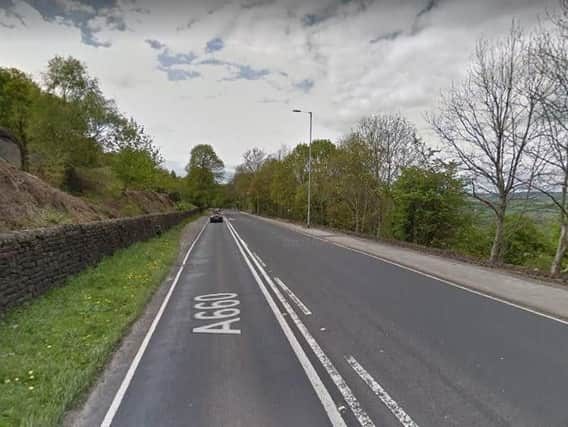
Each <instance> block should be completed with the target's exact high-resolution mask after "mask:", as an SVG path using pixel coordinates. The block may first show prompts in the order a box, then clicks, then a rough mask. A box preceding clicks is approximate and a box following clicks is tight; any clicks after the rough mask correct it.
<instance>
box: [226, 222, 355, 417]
mask: <svg viewBox="0 0 568 427" xmlns="http://www.w3.org/2000/svg"><path fill="white" fill-rule="evenodd" d="M227 228H228V229H229V232H230V233H231V235H232V237H233V239H234V240H235V243H236V245H237V248H238V249H239V251H240V253H241V255H242V256H243V258H244V260H245V263H246V264H247V266H248V268H249V270H250V272H251V273H252V276H253V277H254V279H255V281H256V283H257V285H258V287H259V288H260V291H261V292H262V295H263V296H264V298H265V299H266V302H267V303H268V306H269V307H270V309H271V310H272V312H273V313H274V316H275V317H276V320H277V321H278V324H279V325H280V328H281V329H282V331H283V332H284V335H285V336H286V338H287V339H288V342H289V343H290V346H291V347H292V350H293V351H294V353H295V354H296V357H297V358H298V361H299V362H300V364H301V365H302V368H304V372H305V373H306V376H307V377H308V379H309V381H310V383H311V384H312V387H313V389H314V391H315V392H316V394H317V396H318V398H319V400H320V402H321V403H322V405H323V407H324V409H325V412H326V413H327V416H328V418H329V420H330V421H331V424H332V425H333V426H334V427H346V424H345V421H343V418H342V417H341V414H340V413H339V410H338V409H337V407H336V405H335V402H334V401H333V399H332V397H331V395H330V394H329V391H328V390H327V389H326V388H325V385H324V384H323V382H322V380H321V378H320V377H319V375H318V373H317V372H316V370H315V368H314V366H313V365H312V363H311V362H310V360H309V359H308V356H307V355H306V353H305V352H304V350H303V349H302V346H301V345H300V343H299V342H298V339H297V338H296V336H295V335H294V333H293V332H292V330H291V329H290V326H288V323H286V320H285V319H284V317H283V316H282V313H280V310H279V309H278V306H277V305H276V302H275V301H274V299H273V298H272V296H271V295H270V293H269V292H268V290H267V289H266V287H265V286H264V284H263V283H262V280H261V279H260V277H259V276H258V273H257V272H256V270H255V269H254V267H253V266H252V264H251V263H250V260H249V258H248V257H247V255H246V254H245V251H244V250H243V247H244V242H242V243H241V242H240V241H239V238H238V237H237V235H236V231H233V230H234V229H233V228H232V224H230V223H227ZM241 245H243V247H241ZM247 251H248V248H247ZM249 256H250V254H249ZM250 258H251V259H252V260H253V261H254V262H255V263H256V265H257V266H258V261H256V260H255V259H254V257H253V256H250Z"/></svg>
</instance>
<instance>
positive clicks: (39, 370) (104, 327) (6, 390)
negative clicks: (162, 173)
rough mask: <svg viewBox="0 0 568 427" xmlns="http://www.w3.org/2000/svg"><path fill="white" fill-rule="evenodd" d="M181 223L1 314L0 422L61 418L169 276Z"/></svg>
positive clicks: (40, 423)
mask: <svg viewBox="0 0 568 427" xmlns="http://www.w3.org/2000/svg"><path fill="white" fill-rule="evenodd" d="M182 229H183V226H182V225H179V226H177V227H174V228H172V229H171V230H169V231H168V232H166V233H164V234H163V235H162V236H160V237H158V238H154V239H151V240H148V241H145V242H141V243H136V244H134V245H132V246H130V247H129V248H126V249H123V250H120V251H118V252H116V253H115V254H114V255H113V256H110V257H107V258H105V259H103V260H102V261H101V262H100V263H99V264H98V265H97V266H95V267H93V268H90V269H88V270H85V271H83V272H81V273H79V274H78V275H76V276H74V277H72V278H70V279H69V280H68V281H67V283H66V284H65V286H62V287H58V288H55V289H52V290H50V291H49V292H47V293H46V294H45V295H43V296H42V297H40V298H38V299H36V300H34V301H32V302H31V303H29V304H26V305H23V306H21V307H18V308H15V309H13V310H11V311H10V312H8V313H7V315H6V316H5V317H4V318H2V319H0V426H10V427H11V426H42V427H43V426H54V425H57V424H58V423H60V422H61V420H62V416H63V413H64V411H65V410H66V409H69V408H70V407H71V406H72V405H73V404H74V403H76V402H77V401H78V399H79V398H80V397H81V395H82V394H83V393H84V392H85V391H86V390H87V389H88V387H89V386H90V385H91V384H92V383H93V382H94V380H95V379H96V377H97V374H98V373H99V371H100V370H101V369H102V368H103V367H104V365H105V363H106V362H107V360H108V359H109V357H110V355H111V353H112V351H113V349H114V348H115V346H116V344H117V343H118V341H119V340H120V339H121V337H122V336H123V334H124V333H125V332H126V330H127V328H128V327H129V326H130V325H131V324H132V322H133V321H134V320H135V319H136V318H137V317H138V316H139V315H140V314H141V312H142V310H143V309H144V306H145V304H146V302H147V301H148V299H149V298H150V296H151V295H152V293H153V292H154V291H155V289H156V288H157V287H158V286H159V285H160V283H161V282H162V281H163V280H164V278H165V277H166V275H167V273H168V271H169V269H170V268H171V266H172V264H173V263H174V261H175V259H176V256H177V254H178V250H179V246H178V244H179V239H180V235H181V231H182Z"/></svg>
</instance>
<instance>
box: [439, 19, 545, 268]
mask: <svg viewBox="0 0 568 427" xmlns="http://www.w3.org/2000/svg"><path fill="white" fill-rule="evenodd" d="M542 84H543V79H542V77H541V75H540V73H536V72H535V69H534V66H533V63H532V61H531V58H530V56H529V53H528V49H527V40H526V37H525V36H524V35H523V33H522V31H521V30H520V29H519V28H518V26H517V25H516V24H515V23H513V25H512V27H511V31H510V34H509V36H508V37H507V38H506V39H505V40H502V41H499V42H498V43H494V44H491V43H489V42H487V41H485V40H482V41H480V42H479V43H478V45H477V49H476V52H475V57H474V60H473V64H472V66H471V69H470V71H469V74H468V77H467V79H466V81H465V82H464V83H463V84H461V85H460V86H453V87H452V88H451V89H450V90H449V91H447V92H446V93H445V94H444V95H443V96H442V100H441V102H440V107H439V111H438V112H437V114H435V115H433V116H430V117H429V121H430V123H431V125H432V127H433V129H434V131H435V132H436V133H437V134H438V135H439V137H440V138H441V140H442V142H443V143H444V144H445V145H446V147H448V149H449V151H450V153H451V154H452V155H453V158H454V160H455V161H456V163H459V164H461V166H462V167H463V169H464V172H465V173H466V174H467V177H468V179H469V181H470V183H471V186H470V190H471V194H472V195H473V197H475V198H477V199H478V200H480V201H481V202H482V203H484V204H485V205H486V206H487V207H489V208H490V209H491V210H492V211H493V213H494V216H495V236H494V240H493V246H492V249H491V256H490V262H491V263H493V264H496V263H501V262H502V261H503V256H504V249H505V229H504V222H505V215H506V212H507V207H508V203H509V199H510V197H511V195H512V194H513V193H514V192H516V191H517V190H518V189H519V188H521V187H522V186H521V185H520V183H523V182H526V178H527V177H529V176H531V175H532V171H531V170H530V168H529V167H528V166H527V163H526V162H527V157H528V156H527V147H528V145H529V144H530V143H531V142H532V141H533V140H535V138H537V137H538V132H539V129H538V127H537V126H536V121H537V118H538V111H537V108H538V104H539V103H538V95H537V93H538V92H539V88H540V87H541V86H542Z"/></svg>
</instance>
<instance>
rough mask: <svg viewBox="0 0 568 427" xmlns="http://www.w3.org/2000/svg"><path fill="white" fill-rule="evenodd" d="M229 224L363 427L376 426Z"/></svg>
mask: <svg viewBox="0 0 568 427" xmlns="http://www.w3.org/2000/svg"><path fill="white" fill-rule="evenodd" d="M227 226H228V227H229V229H230V230H231V232H232V233H233V237H234V238H235V239H236V241H238V243H240V244H241V245H242V247H243V248H244V249H245V251H246V252H247V253H248V255H249V257H250V259H251V260H252V261H253V262H254V263H255V265H256V267H257V269H258V271H260V273H261V274H262V276H263V277H264V279H265V281H266V283H268V285H269V286H270V288H271V289H272V291H273V292H274V294H275V295H276V297H277V298H278V300H279V301H280V303H281V304H282V305H283V306H284V309H285V310H286V311H287V313H288V315H289V316H290V318H291V319H292V321H293V322H294V323H295V325H296V327H297V328H298V330H299V331H300V333H301V334H302V335H303V337H304V339H305V340H306V342H307V343H308V345H309V346H310V348H311V349H312V350H313V352H314V354H315V355H316V357H317V358H318V360H319V361H320V363H321V364H322V366H323V367H324V369H325V370H326V372H327V373H328V374H329V376H330V377H331V380H332V381H333V382H334V384H335V385H336V387H337V388H338V389H339V392H340V393H341V395H342V396H343V398H344V399H345V401H346V402H347V404H348V405H349V407H350V408H351V411H352V412H353V414H354V415H355V418H356V419H357V421H359V424H361V426H362V427H374V425H375V424H374V423H373V421H372V420H371V418H370V417H369V416H368V415H367V413H366V412H365V410H364V409H363V408H362V407H361V405H360V404H359V401H358V400H357V398H356V397H355V395H354V394H353V392H352V391H351V389H350V388H349V386H348V385H347V383H346V382H345V380H344V379H343V377H342V376H341V374H340V373H339V372H338V371H337V368H336V367H335V366H334V364H333V363H332V362H331V360H330V359H329V357H327V355H326V354H325V353H324V351H323V350H322V348H321V347H320V345H319V344H318V343H317V341H316V340H315V338H314V337H313V336H312V334H311V333H310V332H309V331H308V328H307V327H306V326H305V325H304V323H303V322H302V321H301V320H300V318H299V316H298V315H297V314H296V312H295V311H294V309H293V308H292V306H291V305H290V304H289V303H288V301H286V298H284V296H283V295H282V293H281V292H280V291H279V290H278V287H277V286H276V285H275V284H274V282H273V281H272V279H271V278H270V276H269V275H268V273H266V271H265V270H264V269H263V268H262V266H261V265H260V264H259V263H258V261H256V259H255V258H254V256H252V253H251V250H250V249H249V248H248V245H247V244H246V243H245V242H244V240H243V239H242V238H241V237H240V235H239V234H238V232H237V231H236V229H235V228H234V227H233V225H232V224H229V223H227ZM239 249H240V247H239ZM247 263H248V262H247ZM255 274H256V272H255ZM270 299H271V300H272V297H270ZM272 301H273V300H272ZM273 311H274V313H275V315H277V318H280V317H282V315H281V313H280V312H279V311H278V309H277V308H276V307H275V310H274V309H273ZM282 320H283V321H284V318H283V317H282ZM284 322H285V321H284ZM296 342H297V340H296Z"/></svg>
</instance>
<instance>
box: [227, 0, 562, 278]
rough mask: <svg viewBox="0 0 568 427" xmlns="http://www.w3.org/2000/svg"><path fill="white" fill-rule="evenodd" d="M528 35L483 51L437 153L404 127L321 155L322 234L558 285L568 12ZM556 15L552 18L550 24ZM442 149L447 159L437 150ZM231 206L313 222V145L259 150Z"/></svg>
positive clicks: (369, 129) (518, 31)
mask: <svg viewBox="0 0 568 427" xmlns="http://www.w3.org/2000/svg"><path fill="white" fill-rule="evenodd" d="M560 6H561V8H560V12H558V13H548V18H547V19H546V20H545V21H544V22H543V23H542V25H541V26H540V28H539V29H537V30H536V31H534V32H531V33H527V32H525V31H523V30H522V28H521V27H520V26H519V24H518V23H517V22H513V24H512V26H511V28H510V31H509V34H508V35H507V36H506V37H505V38H503V39H499V40H487V39H482V40H479V42H478V44H477V47H476V49H475V52H474V53H473V55H472V60H471V64H470V67H469V69H468V71H467V73H466V77H465V79H464V80H463V81H462V82H454V83H453V84H452V85H451V87H450V89H448V90H447V91H446V92H445V93H443V94H442V96H441V98H440V101H439V104H438V107H437V108H436V109H435V110H434V111H432V112H429V113H427V119H428V121H429V123H430V125H431V128H432V130H433V131H434V134H435V135H437V137H438V140H437V141H431V142H432V143H433V145H432V144H429V145H427V144H425V143H424V141H423V140H422V139H421V137H420V136H419V135H418V133H417V130H416V127H415V126H414V124H412V123H410V122H409V121H408V120H407V119H406V118H405V117H403V116H401V115H399V114H391V113H380V114H376V115H371V116H368V117H364V118H362V119H361V120H360V121H359V122H358V123H357V124H356V125H355V126H354V128H353V129H352V131H351V132H349V133H348V134H347V135H345V136H344V137H343V138H342V139H341V140H339V141H336V142H335V143H334V142H332V141H328V140H315V141H313V143H312V187H311V188H312V203H311V220H312V222H313V223H314V224H320V225H323V226H328V227H334V228H338V229H343V230H348V231H353V232H357V233H363V234H367V235H370V236H374V237H377V238H383V239H398V240H402V241H405V242H412V243H416V244H420V245H425V246H430V247H435V248H442V249H445V250H448V251H450V252H454V253H458V254H463V255H468V256H474V257H477V258H485V259H487V260H488V261H489V262H490V263H491V264H493V265H499V264H503V263H510V264H516V265H521V266H525V267H529V268H531V269H538V270H540V271H548V272H550V273H551V274H552V275H554V276H558V275H560V274H561V273H562V272H563V269H564V268H565V267H566V266H567V263H566V261H567V260H566V251H567V248H568V197H567V194H568V145H567V141H568V109H567V108H568V107H567V106H568V77H567V75H566V70H567V69H568V1H566V0H563V1H561V4H560ZM543 13H544V11H543ZM433 147H436V148H435V149H433ZM229 188H230V193H231V194H232V198H233V199H232V203H233V204H234V205H236V206H238V207H240V208H242V209H246V210H249V211H252V212H254V213H257V214H263V215H271V216H277V217H281V218H286V219H290V220H295V221H305V220H306V211H307V188H308V145H307V144H305V143H302V144H299V145H297V146H296V147H294V148H293V149H288V148H286V147H283V148H282V149H281V150H279V151H278V152H277V153H275V154H267V153H265V152H264V151H263V150H262V149H260V148H254V149H251V150H248V151H247V152H246V153H245V154H244V155H243V163H242V164H241V165H240V166H239V167H238V168H237V170H236V173H235V175H234V178H233V180H232V181H231V183H230V184H229Z"/></svg>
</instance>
